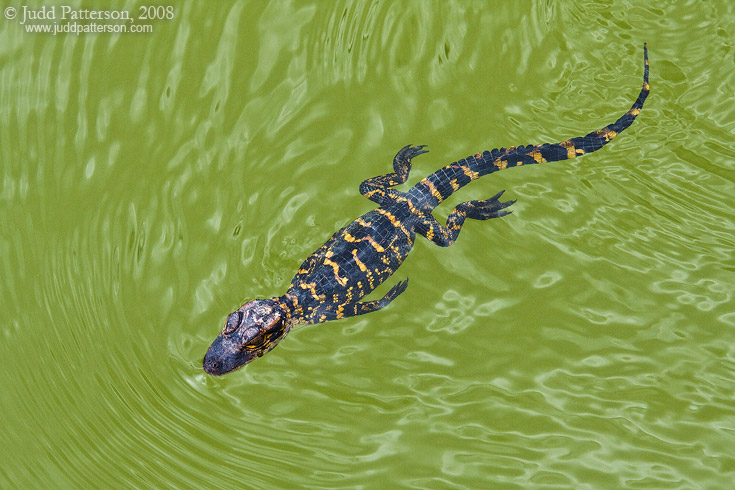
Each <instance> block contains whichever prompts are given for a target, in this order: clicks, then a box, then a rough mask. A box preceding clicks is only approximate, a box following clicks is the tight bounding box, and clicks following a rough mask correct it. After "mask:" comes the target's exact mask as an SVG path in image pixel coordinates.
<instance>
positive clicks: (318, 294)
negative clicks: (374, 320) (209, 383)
mask: <svg viewBox="0 0 735 490" xmlns="http://www.w3.org/2000/svg"><path fill="white" fill-rule="evenodd" d="M643 59H644V71H643V88H642V89H641V92H640V94H639V95H638V99H637V100H636V101H635V103H634V104H633V106H632V107H631V109H630V110H629V111H628V112H626V113H625V114H623V116H622V117H620V119H618V120H617V121H615V122H614V123H612V124H610V125H608V126H605V127H604V128H602V129H601V130H599V131H593V132H592V133H589V134H588V135H587V136H582V137H578V138H572V139H569V140H567V141H563V142H561V143H555V144H543V145H536V146H531V145H529V146H519V147H510V148H500V149H494V150H492V151H484V152H483V153H477V154H475V155H472V156H469V157H467V158H465V159H463V160H460V161H458V162H454V163H452V164H449V165H447V166H446V167H444V168H441V169H439V170H437V171H436V172H434V173H433V174H431V175H429V176H428V177H426V178H424V179H423V180H421V181H420V182H419V183H418V184H416V185H415V186H413V187H412V188H411V189H410V190H409V191H408V192H400V191H397V190H395V189H391V187H393V186H395V185H398V184H403V183H404V182H406V179H408V174H409V172H410V171H411V160H412V159H413V158H414V157H416V156H418V155H421V154H422V153H426V152H427V150H425V149H424V146H411V145H408V146H405V147H403V148H401V150H400V151H399V152H398V154H397V155H396V156H395V158H394V159H393V172H391V173H389V174H386V175H380V176H378V177H373V178H371V179H367V180H366V181H364V182H363V183H362V184H360V193H361V194H362V195H363V196H365V197H367V198H368V199H370V200H371V201H374V202H375V203H377V204H379V205H380V207H378V208H377V209H375V210H373V211H370V212H368V213H366V214H363V215H362V216H360V217H359V218H357V219H356V220H354V221H353V222H352V223H350V224H349V225H347V226H346V227H344V228H342V229H341V230H339V231H338V232H336V233H335V234H334V235H332V237H331V238H330V239H329V240H327V242H326V243H325V244H324V245H322V246H321V247H319V249H317V250H316V251H315V252H314V253H313V254H311V255H310V256H309V257H308V258H307V259H306V261H304V263H303V264H302V265H301V267H300V268H299V270H298V272H297V273H296V277H294V279H293V281H291V285H290V286H289V288H288V290H287V291H286V294H284V295H283V296H277V297H273V298H269V299H254V300H252V301H249V302H247V303H245V304H244V305H242V306H241V307H240V308H239V309H238V310H237V311H235V312H233V313H231V314H230V315H229V316H228V317H227V322H226V323H225V326H224V329H223V330H222V332H221V333H220V334H219V336H218V337H217V338H216V339H215V341H214V342H213V343H212V345H211V346H210V347H209V350H208V351H207V354H206V355H205V356H204V370H205V371H206V372H207V373H209V374H213V375H221V374H225V373H229V372H231V371H234V370H235V369H237V368H239V367H241V366H243V365H245V364H247V363H248V362H250V361H252V360H253V359H256V358H258V357H261V356H262V355H264V354H265V353H267V352H269V351H270V350H271V349H273V348H274V347H275V346H276V345H277V344H278V343H279V342H280V341H281V340H283V338H284V337H285V336H286V334H288V332H289V331H291V328H292V327H294V326H295V325H299V324H310V323H323V322H328V321H330V320H337V319H340V318H347V317H350V316H355V315H362V314H365V313H370V312H373V311H377V310H380V309H381V308H384V307H385V306H387V305H388V304H389V303H390V302H391V301H393V300H394V299H396V297H397V296H398V295H399V294H401V293H402V292H403V291H405V290H406V286H407V284H408V281H407V280H406V281H402V282H399V283H398V284H396V285H395V286H393V288H392V289H391V290H390V291H388V294H386V295H385V296H383V297H382V298H381V299H378V300H372V301H361V299H362V298H363V297H364V296H365V295H367V294H368V293H370V292H371V291H373V290H374V289H375V288H376V287H378V286H379V285H380V284H381V283H382V282H383V281H385V280H386V279H388V277H390V275H391V274H393V273H394V272H395V271H396V269H398V267H399V266H400V265H401V263H402V262H403V261H404V260H405V258H406V256H407V255H408V252H410V251H411V248H412V247H413V242H414V239H415V237H416V233H418V234H420V235H423V236H425V237H426V238H428V239H429V240H431V241H432V242H434V243H435V244H437V245H440V246H442V247H447V246H449V245H451V244H453V243H454V241H455V240H456V239H457V236H458V235H459V232H460V230H461V229H462V224H463V223H464V221H465V219H467V218H469V219H476V220H486V219H490V218H500V217H502V216H505V215H507V214H508V213H510V211H505V208H507V207H508V206H510V205H511V204H513V202H514V201H505V202H503V201H500V196H501V195H502V194H503V191H501V192H499V193H497V194H496V195H494V196H493V197H491V198H490V199H485V200H481V201H467V202H463V203H461V204H459V205H457V207H455V208H454V210H453V211H452V213H451V214H450V215H449V217H448V218H447V224H446V226H442V225H441V224H439V222H438V221H437V220H436V219H434V217H433V216H432V215H431V211H432V210H433V209H434V208H435V207H436V206H437V205H438V204H439V203H441V202H442V201H444V200H445V199H446V198H447V197H449V196H450V195H451V194H452V193H453V192H454V191H457V190H459V189H460V188H461V187H462V186H465V185H467V184H469V183H470V182H472V181H473V180H475V179H478V178H480V177H482V176H483V175H486V174H489V173H492V172H495V171H497V170H502V169H505V168H511V167H517V166H519V165H527V164H532V163H544V162H554V161H557V160H566V159H568V158H575V157H577V156H580V155H584V154H585V153H590V152H593V151H596V150H598V149H600V148H602V146H604V145H605V144H606V143H608V142H609V141H610V140H612V139H613V138H615V136H617V134H618V133H620V132H621V131H623V130H624V129H626V128H627V127H628V126H630V125H631V124H632V123H633V121H634V120H635V118H636V116H637V115H638V113H639V112H640V110H641V108H642V107H643V102H644V101H645V100H646V96H648V91H649V86H648V52H647V49H646V45H645V44H644V45H643Z"/></svg>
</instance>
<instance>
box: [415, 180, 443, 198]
mask: <svg viewBox="0 0 735 490" xmlns="http://www.w3.org/2000/svg"><path fill="white" fill-rule="evenodd" d="M421 183H423V184H424V185H426V187H428V188H429V192H431V195H432V196H434V197H435V198H436V200H437V202H442V201H443V200H444V198H442V195H441V194H439V191H438V190H437V189H436V187H434V184H432V183H431V181H430V180H428V179H422V180H421Z"/></svg>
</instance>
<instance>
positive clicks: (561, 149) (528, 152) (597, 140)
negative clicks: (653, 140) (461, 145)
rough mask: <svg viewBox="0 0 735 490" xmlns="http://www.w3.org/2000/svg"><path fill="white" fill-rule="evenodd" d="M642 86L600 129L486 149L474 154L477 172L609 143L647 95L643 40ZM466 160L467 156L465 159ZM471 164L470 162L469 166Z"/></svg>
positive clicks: (582, 152)
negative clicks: (543, 141) (622, 110)
mask: <svg viewBox="0 0 735 490" xmlns="http://www.w3.org/2000/svg"><path fill="white" fill-rule="evenodd" d="M643 63H644V69H643V87H642V88H641V92H640V94H638V98H637V99H636V101H635V103H634V104H633V106H632V107H631V108H630V110H629V111H628V112H626V113H625V114H623V115H622V116H621V117H620V118H619V119H618V120H617V121H615V122H614V123H612V124H608V125H607V126H605V127H604V128H602V129H600V130H599V131H593V132H591V133H589V134H588V135H586V136H581V137H578V138H572V139H569V140H566V141H562V142H561V143H554V144H548V143H546V144H543V145H535V146H533V145H528V146H519V147H517V148H514V147H511V148H507V149H506V148H500V149H494V150H492V151H485V152H483V153H482V154H480V155H475V159H476V162H475V165H476V168H477V171H478V172H479V173H480V175H485V174H488V173H491V172H495V171H497V170H502V169H504V168H510V167H517V166H519V165H528V164H534V163H545V162H556V161H559V160H567V159H569V158H576V157H578V156H581V155H585V154H587V153H592V152H593V151H597V150H599V149H600V148H602V147H603V146H605V145H606V144H607V143H609V142H610V141H611V140H612V139H613V138H615V137H616V136H617V135H618V134H620V133H621V132H623V131H624V130H625V129H626V128H627V127H628V126H630V125H631V124H633V121H635V118H636V116H637V115H638V113H639V112H640V111H641V108H642V107H643V103H644V102H645V101H646V97H648V92H649V89H650V87H649V85H648V48H647V46H646V44H645V43H644V44H643ZM468 160H469V159H468ZM472 167H473V165H472V164H470V168H472Z"/></svg>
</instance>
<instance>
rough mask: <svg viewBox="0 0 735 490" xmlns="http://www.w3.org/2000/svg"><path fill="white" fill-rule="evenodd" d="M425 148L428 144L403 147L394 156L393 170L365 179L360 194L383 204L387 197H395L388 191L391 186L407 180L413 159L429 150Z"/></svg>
mask: <svg viewBox="0 0 735 490" xmlns="http://www.w3.org/2000/svg"><path fill="white" fill-rule="evenodd" d="M424 148H426V145H419V146H411V145H406V146H404V147H403V148H401V149H400V150H399V151H398V153H396V156H395V157H394V158H393V172H392V173H389V174H385V175H379V176H377V177H373V178H370V179H367V180H365V181H363V183H362V184H360V194H362V195H363V196H365V197H367V198H368V199H370V200H371V201H373V202H376V203H378V204H383V203H384V202H385V201H386V197H388V198H391V197H393V196H392V195H391V193H390V192H388V191H389V188H390V187H393V186H394V185H398V184H403V183H404V182H406V180H407V179H408V174H409V172H411V159H412V158H414V157H417V156H419V155H421V154H424V153H428V152H429V150H424ZM389 200H390V199H389Z"/></svg>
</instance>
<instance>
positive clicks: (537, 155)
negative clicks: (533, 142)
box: [528, 150, 546, 163]
mask: <svg viewBox="0 0 735 490" xmlns="http://www.w3.org/2000/svg"><path fill="white" fill-rule="evenodd" d="M528 156H530V157H531V158H533V160H534V161H535V162H536V163H544V162H546V159H545V158H544V157H542V156H541V152H540V151H538V150H533V151H531V152H530V153H529V154H528Z"/></svg>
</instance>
